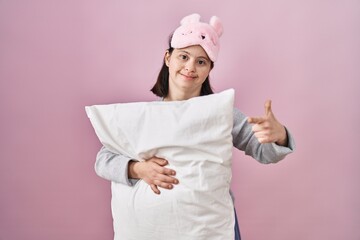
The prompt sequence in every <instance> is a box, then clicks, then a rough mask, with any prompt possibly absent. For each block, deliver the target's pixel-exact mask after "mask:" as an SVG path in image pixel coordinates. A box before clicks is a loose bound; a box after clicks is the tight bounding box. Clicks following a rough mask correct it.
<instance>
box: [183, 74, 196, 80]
mask: <svg viewBox="0 0 360 240" xmlns="http://www.w3.org/2000/svg"><path fill="white" fill-rule="evenodd" d="M181 76H183V77H184V78H186V79H195V78H196V76H188V75H185V74H181Z"/></svg>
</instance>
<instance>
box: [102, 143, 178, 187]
mask: <svg viewBox="0 0 360 240" xmlns="http://www.w3.org/2000/svg"><path fill="white" fill-rule="evenodd" d="M167 164H168V162H167V161H166V160H165V159H160V158H156V157H153V158H151V159H148V160H146V161H142V162H139V161H136V160H133V159H131V158H130V157H127V156H124V155H121V154H115V153H113V152H111V151H109V150H108V149H107V148H105V147H102V148H101V149H100V151H99V152H98V154H97V156H96V163H95V172H96V173H97V175H98V176H100V177H102V178H104V179H107V180H109V181H113V182H116V183H122V184H126V185H128V186H133V185H135V183H136V182H137V181H138V180H139V179H143V180H144V181H145V182H146V183H148V184H149V185H150V187H151V189H152V190H153V191H154V192H155V193H157V194H160V191H159V189H158V187H162V188H166V189H172V188H173V184H178V182H179V181H178V180H177V179H176V178H174V177H173V176H174V175H175V174H176V173H175V171H174V170H172V169H169V168H165V167H164V166H165V165H167Z"/></svg>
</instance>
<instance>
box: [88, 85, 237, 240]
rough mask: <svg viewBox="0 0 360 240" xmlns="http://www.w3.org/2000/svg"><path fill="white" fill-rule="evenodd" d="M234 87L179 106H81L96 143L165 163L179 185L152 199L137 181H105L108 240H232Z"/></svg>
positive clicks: (141, 157)
mask: <svg viewBox="0 0 360 240" xmlns="http://www.w3.org/2000/svg"><path fill="white" fill-rule="evenodd" d="M233 104H234V90H233V89H229V90H226V91H223V92H221V93H216V94H212V95H207V96H202V97H195V98H191V99H189V100H186V101H171V102H164V101H161V102H160V101H159V102H136V103H119V104H110V105H94V106H88V107H86V113H87V115H88V117H89V118H90V121H91V123H92V126H93V127H94V129H95V132H96V134H97V136H98V138H99V140H100V141H101V143H102V144H103V145H104V146H105V147H107V148H108V149H109V150H111V151H113V152H114V153H120V154H125V155H127V156H129V157H131V158H133V159H137V160H140V161H144V160H146V159H149V158H151V157H153V156H156V157H159V158H164V159H166V160H168V161H169V165H168V166H167V167H169V168H171V169H174V170H175V171H176V173H177V175H176V178H178V179H179V181H180V183H179V184H178V185H175V187H174V188H173V189H172V190H166V189H160V190H161V194H160V195H156V194H155V193H154V192H153V191H152V190H151V188H150V186H149V185H148V184H147V183H146V182H144V181H143V180H140V181H138V182H137V183H136V185H135V186H132V187H131V186H126V185H124V184H117V183H114V182H113V183H112V185H111V189H112V200H111V205H112V215H113V220H114V221H113V224H114V232H115V239H116V240H153V239H154V240H162V239H164V240H165V239H166V240H195V239H196V240H212V239H214V240H215V239H226V240H230V239H234V223H235V218H234V209H233V202H232V199H231V196H230V193H229V190H230V182H231V157H232V146H233V143H232V135H231V131H232V127H233Z"/></svg>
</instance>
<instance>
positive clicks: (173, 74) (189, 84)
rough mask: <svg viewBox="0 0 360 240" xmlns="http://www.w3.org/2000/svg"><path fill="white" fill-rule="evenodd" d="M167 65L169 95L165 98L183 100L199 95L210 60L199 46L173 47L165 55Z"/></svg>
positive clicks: (207, 72) (209, 68) (207, 73)
mask: <svg viewBox="0 0 360 240" xmlns="http://www.w3.org/2000/svg"><path fill="white" fill-rule="evenodd" d="M165 63H166V65H167V66H168V67H169V95H168V96H167V97H166V98H165V100H185V99H189V98H191V97H196V96H199V95H200V90H201V86H202V84H203V82H204V81H205V79H206V78H207V77H208V76H209V73H210V70H211V60H210V59H209V57H208V56H207V54H206V52H205V51H204V49H203V48H202V47H201V46H199V45H195V46H190V47H186V48H180V49H178V48H175V49H174V50H173V52H172V53H171V54H170V53H169V52H167V53H166V55H165Z"/></svg>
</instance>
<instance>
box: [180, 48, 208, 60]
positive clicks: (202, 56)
mask: <svg viewBox="0 0 360 240" xmlns="http://www.w3.org/2000/svg"><path fill="white" fill-rule="evenodd" d="M180 52H184V53H186V54H188V55H190V56H192V54H190V53H189V52H188V51H185V50H180ZM197 58H205V59H206V60H207V61H210V59H209V58H208V57H205V56H199V57H197Z"/></svg>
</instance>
